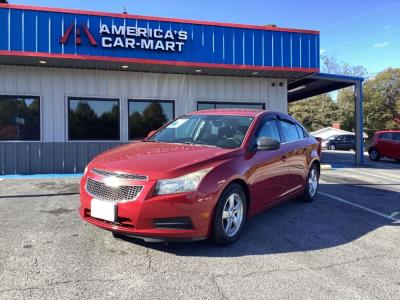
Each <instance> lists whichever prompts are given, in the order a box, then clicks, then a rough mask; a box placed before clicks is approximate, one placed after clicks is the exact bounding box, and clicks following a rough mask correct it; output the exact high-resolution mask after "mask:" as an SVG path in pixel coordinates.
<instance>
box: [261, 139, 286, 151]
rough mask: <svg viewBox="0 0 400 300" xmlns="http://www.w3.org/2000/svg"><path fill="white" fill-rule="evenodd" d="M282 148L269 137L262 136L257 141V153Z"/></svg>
mask: <svg viewBox="0 0 400 300" xmlns="http://www.w3.org/2000/svg"><path fill="white" fill-rule="evenodd" d="M280 147H281V143H280V142H278V141H277V140H274V139H271V138H269V137H265V136H262V137H260V138H259V139H258V141H257V151H270V150H277V149H279V148H280Z"/></svg>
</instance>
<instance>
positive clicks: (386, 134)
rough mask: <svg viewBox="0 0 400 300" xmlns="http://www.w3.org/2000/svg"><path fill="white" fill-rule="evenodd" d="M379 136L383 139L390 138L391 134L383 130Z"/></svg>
mask: <svg viewBox="0 0 400 300" xmlns="http://www.w3.org/2000/svg"><path fill="white" fill-rule="evenodd" d="M380 138H381V139H383V140H391V139H392V134H391V133H390V132H385V133H382V134H381V136H380Z"/></svg>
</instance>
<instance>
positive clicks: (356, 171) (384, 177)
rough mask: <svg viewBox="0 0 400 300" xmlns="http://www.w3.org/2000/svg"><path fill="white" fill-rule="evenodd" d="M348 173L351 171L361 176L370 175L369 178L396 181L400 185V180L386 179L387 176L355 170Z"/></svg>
mask: <svg viewBox="0 0 400 300" xmlns="http://www.w3.org/2000/svg"><path fill="white" fill-rule="evenodd" d="M348 171H350V172H355V173H359V174H363V175H368V176H374V177H377V178H381V179H386V180H391V181H395V182H399V183H400V180H398V179H393V178H390V177H386V176H382V175H376V174H372V173H367V172H362V171H358V170H353V169H351V170H350V169H348Z"/></svg>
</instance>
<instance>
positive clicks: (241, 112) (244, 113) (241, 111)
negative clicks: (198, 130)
mask: <svg viewBox="0 0 400 300" xmlns="http://www.w3.org/2000/svg"><path fill="white" fill-rule="evenodd" d="M264 112H266V111H265V110H262V109H246V108H218V109H205V110H198V111H193V112H190V113H188V114H187V115H222V116H240V117H256V116H257V115H259V114H262V113H264ZM267 112H270V111H267Z"/></svg>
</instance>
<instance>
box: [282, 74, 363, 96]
mask: <svg viewBox="0 0 400 300" xmlns="http://www.w3.org/2000/svg"><path fill="white" fill-rule="evenodd" d="M363 80H364V79H363V78H360V77H352V76H343V75H334V74H324V73H315V74H312V75H310V76H305V77H303V78H301V79H299V80H295V81H293V82H289V83H288V102H294V101H298V100H302V99H306V98H309V97H313V96H317V95H321V94H325V93H329V92H333V91H336V90H339V89H342V88H346V87H349V86H354V85H356V84H357V82H360V81H361V82H362V81H363Z"/></svg>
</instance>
